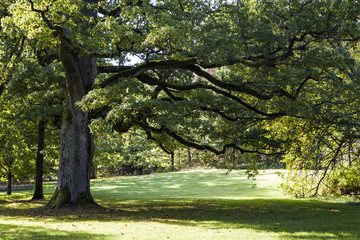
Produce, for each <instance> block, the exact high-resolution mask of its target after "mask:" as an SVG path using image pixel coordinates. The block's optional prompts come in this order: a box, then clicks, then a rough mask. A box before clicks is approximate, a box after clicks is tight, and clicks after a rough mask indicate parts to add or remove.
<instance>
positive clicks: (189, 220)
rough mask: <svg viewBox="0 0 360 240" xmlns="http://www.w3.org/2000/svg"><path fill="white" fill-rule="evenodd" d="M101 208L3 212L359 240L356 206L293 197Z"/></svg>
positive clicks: (359, 208) (0, 210) (171, 201)
mask: <svg viewBox="0 0 360 240" xmlns="http://www.w3.org/2000/svg"><path fill="white" fill-rule="evenodd" d="M103 205H104V206H106V207H108V208H107V209H92V210H82V209H71V208H69V209H63V210H54V211H49V210H44V209H43V208H28V209H27V208H23V209H21V208H19V209H11V208H7V209H4V208H3V207H0V214H1V215H3V216H4V215H6V216H9V217H11V216H12V217H16V216H26V217H40V218H44V219H46V218H51V219H57V220H60V221H69V222H71V221H75V222H76V221H92V220H96V221H100V222H114V221H115V222H116V221H129V220H131V221H134V222H136V221H139V222H140V221H152V222H159V223H163V224H175V225H181V226H193V227H201V228H208V229H229V230H231V229H253V230H256V231H265V232H269V233H281V234H282V236H287V237H288V238H292V239H295V238H299V239H319V238H324V239H331V238H335V239H338V238H346V239H358V238H360V229H359V223H360V206H359V205H349V204H344V203H332V202H323V201H316V200H311V201H308V200H293V199H251V200H228V199H223V200H221V199H213V200H209V199H167V200H165V199H162V200H151V201H127V202H122V203H119V202H114V203H111V202H104V203H103Z"/></svg>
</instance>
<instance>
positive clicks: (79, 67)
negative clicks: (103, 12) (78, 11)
mask: <svg viewBox="0 0 360 240" xmlns="http://www.w3.org/2000/svg"><path fill="white" fill-rule="evenodd" d="M83 1H84V2H87V3H96V2H97V0H83ZM82 13H83V14H84V15H85V16H90V17H93V18H96V12H94V11H93V10H92V9H87V8H84V9H82ZM61 40H62V41H61V43H60V44H59V46H58V51H59V57H60V60H61V63H62V65H63V67H64V71H65V75H66V86H67V90H68V103H67V106H66V109H65V114H64V117H63V122H62V125H61V146H60V166H59V176H58V182H57V186H56V190H55V193H54V195H53V197H52V198H51V200H50V202H49V203H48V206H49V207H51V208H60V207H62V206H65V205H71V206H81V207H85V206H92V205H96V203H95V201H94V200H93V198H92V196H91V193H90V173H91V165H92V160H93V157H94V143H93V137H92V135H91V132H90V129H89V123H90V116H89V113H87V112H83V111H82V110H81V109H80V107H79V106H78V105H76V103H77V102H79V101H81V100H82V98H83V97H84V96H85V95H86V94H87V93H88V91H89V90H90V89H91V87H92V86H93V84H94V82H95V78H96V75H97V63H96V61H97V59H96V58H92V57H79V55H78V54H77V53H76V52H75V51H74V49H73V48H72V46H71V45H70V44H69V42H68V41H67V40H66V39H65V38H63V39H61Z"/></svg>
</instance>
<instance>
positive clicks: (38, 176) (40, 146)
mask: <svg viewBox="0 0 360 240" xmlns="http://www.w3.org/2000/svg"><path fill="white" fill-rule="evenodd" d="M45 125H46V121H44V120H41V121H39V124H38V141H37V151H36V165H35V167H36V170H35V191H34V195H33V197H32V200H37V199H44V193H43V165H44V154H42V150H44V146H45Z"/></svg>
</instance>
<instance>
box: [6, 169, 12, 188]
mask: <svg viewBox="0 0 360 240" xmlns="http://www.w3.org/2000/svg"><path fill="white" fill-rule="evenodd" d="M6 175H7V176H6V177H7V188H6V194H7V195H11V181H12V173H11V166H10V168H9V170H8V172H7V174H6Z"/></svg>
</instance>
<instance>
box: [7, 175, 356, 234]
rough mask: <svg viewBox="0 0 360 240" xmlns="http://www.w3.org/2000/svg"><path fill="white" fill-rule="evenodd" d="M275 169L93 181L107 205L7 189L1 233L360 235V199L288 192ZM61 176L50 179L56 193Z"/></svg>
mask: <svg viewBox="0 0 360 240" xmlns="http://www.w3.org/2000/svg"><path fill="white" fill-rule="evenodd" d="M278 184H279V179H278V178H277V177H276V175H275V174H274V172H273V171H268V172H266V173H262V174H261V175H260V176H259V177H258V181H257V187H256V188H253V183H252V181H251V180H248V179H246V176H245V175H244V172H243V171H233V172H231V173H230V174H228V175H225V174H224V171H194V172H183V173H166V174H154V175H148V176H137V177H119V178H111V179H100V180H96V181H93V183H92V188H93V195H94V197H95V199H96V200H97V202H98V203H100V204H101V205H102V206H103V207H102V208H94V209H86V210H85V209H72V208H64V209H61V210H52V211H49V210H47V209H44V208H43V206H44V205H45V204H46V201H34V202H33V201H26V199H30V198H31V192H29V191H21V192H16V193H15V194H14V195H13V196H11V197H7V196H6V195H4V193H1V194H0V239H70V238H71V239H357V238H359V239H360V230H359V228H358V225H359V223H360V214H359V213H360V205H357V204H352V205H351V204H346V203H343V202H330V201H320V200H297V199H290V198H286V197H284V196H283V195H282V193H281V190H280V189H279V188H278V187H277V185H278ZM54 186H55V184H54V183H46V189H45V193H46V194H47V195H46V197H47V198H48V199H49V198H50V194H51V192H52V191H53V190H54Z"/></svg>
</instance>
